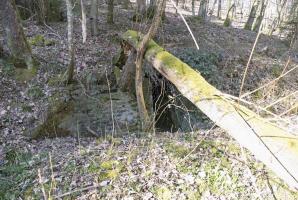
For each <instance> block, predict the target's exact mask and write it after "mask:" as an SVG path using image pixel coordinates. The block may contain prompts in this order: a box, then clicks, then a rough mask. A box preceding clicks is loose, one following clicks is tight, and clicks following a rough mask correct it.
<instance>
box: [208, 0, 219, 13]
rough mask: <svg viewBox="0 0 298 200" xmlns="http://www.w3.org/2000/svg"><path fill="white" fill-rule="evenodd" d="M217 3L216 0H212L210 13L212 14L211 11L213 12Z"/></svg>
mask: <svg viewBox="0 0 298 200" xmlns="http://www.w3.org/2000/svg"><path fill="white" fill-rule="evenodd" d="M216 4H217V0H214V2H213V5H212V8H211V10H210V12H209V13H210V15H213V13H214V10H215V5H216Z"/></svg>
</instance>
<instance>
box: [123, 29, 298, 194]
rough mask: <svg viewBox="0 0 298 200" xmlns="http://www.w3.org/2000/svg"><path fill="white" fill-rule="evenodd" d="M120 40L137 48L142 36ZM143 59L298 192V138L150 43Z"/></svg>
mask: <svg viewBox="0 0 298 200" xmlns="http://www.w3.org/2000/svg"><path fill="white" fill-rule="evenodd" d="M122 38H123V40H124V41H126V42H128V43H129V44H130V45H131V46H133V48H138V46H139V44H140V42H139V41H140V40H141V39H140V38H142V35H140V34H138V33H137V32H135V31H127V32H126V33H125V34H124V35H123V37H122ZM150 44H152V45H150V47H148V49H147V52H146V53H145V56H144V58H145V59H146V60H147V61H148V62H149V63H151V64H152V67H153V68H154V69H156V70H157V71H158V72H159V73H160V74H161V75H162V76H163V77H165V78H166V79H167V80H169V81H170V82H171V83H172V84H173V85H174V86H175V87H176V88H177V90H178V91H179V92H180V93H181V95H183V96H184V97H186V98H187V99H188V100H190V101H191V102H192V103H193V104H194V105H195V106H196V107H197V108H198V109H200V110H201V111H202V112H203V113H204V114H206V115H207V116H208V117H209V118H210V119H211V120H212V121H213V122H214V123H215V124H216V125H218V126H219V127H221V128H222V129H223V130H225V131H227V133H228V134H230V135H231V136H232V137H234V139H236V141H237V142H238V143H239V144H240V145H241V146H243V147H245V148H247V149H248V150H249V151H250V152H251V153H252V154H254V155H255V156H256V158H257V159H259V160H260V161H262V162H263V163H264V164H265V165H267V167H269V168H270V169H271V170H272V171H273V172H275V173H276V175H277V176H279V178H281V179H283V180H284V181H285V183H287V184H288V185H289V186H290V187H291V189H293V190H294V191H298V182H297V180H298V170H297V169H298V150H297V147H298V137H297V136H295V134H294V135H293V133H290V132H287V131H285V130H284V129H282V128H279V127H278V125H277V124H274V123H273V122H268V120H266V119H265V118H262V117H261V116H260V115H259V114H257V113H255V112H253V111H252V110H250V109H248V108H246V107H244V106H242V105H241V104H239V103H237V101H233V100H232V99H233V98H230V97H228V96H229V95H226V94H224V93H222V92H221V91H219V90H217V89H216V88H215V87H214V86H212V85H210V84H209V83H208V82H207V81H206V80H205V79H204V78H203V77H202V76H201V74H200V73H198V72H197V71H195V70H194V69H192V68H191V67H190V66H188V65H187V64H185V63H183V62H182V61H181V60H179V59H178V58H176V57H175V56H173V55H171V54H170V53H168V52H166V51H165V50H164V49H163V48H161V47H160V46H159V45H158V44H157V43H155V42H154V41H151V42H150Z"/></svg>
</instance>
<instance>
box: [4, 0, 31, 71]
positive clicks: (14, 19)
mask: <svg viewBox="0 0 298 200" xmlns="http://www.w3.org/2000/svg"><path fill="white" fill-rule="evenodd" d="M0 18H2V26H3V27H4V31H5V36H4V37H5V42H6V44H7V47H8V49H9V53H8V54H9V56H10V57H11V59H12V62H13V63H14V65H15V66H16V67H25V68H28V69H33V68H34V59H33V56H32V53H31V48H30V45H29V44H28V42H27V39H26V36H25V34H24V31H23V27H22V25H21V20H20V17H19V14H18V13H17V9H16V5H15V1H14V0H0Z"/></svg>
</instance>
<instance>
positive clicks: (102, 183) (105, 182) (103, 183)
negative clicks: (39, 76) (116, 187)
mask: <svg viewBox="0 0 298 200" xmlns="http://www.w3.org/2000/svg"><path fill="white" fill-rule="evenodd" d="M108 184H109V181H102V182H100V184H99V186H101V187H105V186H107V185H108Z"/></svg>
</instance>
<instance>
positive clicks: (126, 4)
mask: <svg viewBox="0 0 298 200" xmlns="http://www.w3.org/2000/svg"><path fill="white" fill-rule="evenodd" d="M129 4H130V1H129V0H124V1H123V7H124V9H128V8H129Z"/></svg>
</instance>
